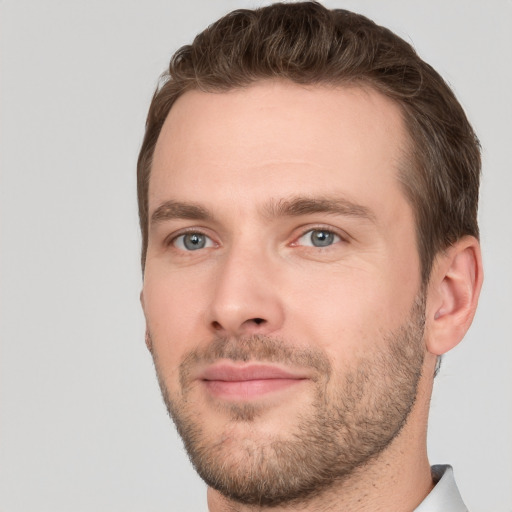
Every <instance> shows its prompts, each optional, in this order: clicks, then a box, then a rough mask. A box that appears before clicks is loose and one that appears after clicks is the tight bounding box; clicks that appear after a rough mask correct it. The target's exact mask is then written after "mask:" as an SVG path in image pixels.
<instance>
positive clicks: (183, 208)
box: [151, 197, 376, 224]
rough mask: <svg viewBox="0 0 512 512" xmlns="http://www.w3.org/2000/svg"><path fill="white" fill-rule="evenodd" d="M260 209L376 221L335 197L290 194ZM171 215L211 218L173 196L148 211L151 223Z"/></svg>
mask: <svg viewBox="0 0 512 512" xmlns="http://www.w3.org/2000/svg"><path fill="white" fill-rule="evenodd" d="M262 211H263V214H264V215H265V216H266V217H270V218H279V217H300V216H301V215H311V214H315V213H326V214H332V215H343V216H348V217H355V218H361V219H365V220H369V221H371V222H375V221H376V218H375V214H374V213H373V212H372V211H371V210H370V209H369V208H367V207H366V206H363V205H360V204H356V203H353V202H352V201H349V200H348V199H345V198H339V197H336V198H329V197H292V198H290V199H280V200H270V201H269V202H268V203H267V204H266V205H265V206H264V207H263V210H262ZM173 219H186V220H200V221H213V220H214V217H213V215H212V214H211V213H210V211H209V210H208V209H207V208H205V207H203V206H201V205H198V204H194V203H188V202H187V203H184V202H180V201H173V200H169V201H165V202H164V203H162V204H161V205H160V206H158V208H156V210H155V211H154V212H153V213H152V215H151V223H152V224H158V223H160V222H164V221H168V220H173Z"/></svg>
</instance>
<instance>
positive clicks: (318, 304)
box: [288, 268, 419, 361]
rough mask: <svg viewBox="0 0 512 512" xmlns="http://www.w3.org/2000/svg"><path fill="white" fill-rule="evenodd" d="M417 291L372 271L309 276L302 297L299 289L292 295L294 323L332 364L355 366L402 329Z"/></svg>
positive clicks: (409, 282)
mask: <svg viewBox="0 0 512 512" xmlns="http://www.w3.org/2000/svg"><path fill="white" fill-rule="evenodd" d="M413 275H414V274H413ZM418 287H419V284H418V282H416V280H415V279H410V280H406V279H403V277H402V278H401V279H397V278H396V275H395V274H394V273H393V272H392V271H390V272H388V273H387V275H382V274H380V273H379V272H377V271H376V270H375V269H368V268H365V269H362V268H351V269H344V270H343V271H340V272H337V273H331V274H330V275H328V276H327V275H326V276H323V277H322V276H318V275H316V276H314V278H312V279H308V277H307V276H304V279H303V283H302V293H301V292H300V290H298V289H294V290H291V291H290V293H289V294H288V295H289V297H292V298H293V299H291V301H290V304H289V308H288V311H289V312H290V318H289V320H290V322H291V325H294V326H295V328H294V330H295V332H297V333H298V334H299V335H300V337H301V339H302V341H303V342H304V343H306V344H308V343H316V344H320V345H321V347H320V348H322V349H324V350H325V351H326V352H328V353H329V354H330V355H331V357H332V358H333V359H339V360H344V361H350V360H354V359H356V358H357V357H358V356H363V355H367V354H368V352H369V351H371V350H372V347H375V345H376V344H379V343H380V344H382V343H383V339H384V335H385V334H386V333H387V332H391V331H394V330H395V329H397V328H398V327H399V326H400V325H402V323H403V322H404V321H405V319H407V318H408V316H409V314H410V311H411V308H412V305H413V301H414V298H415V296H416V294H417V292H418Z"/></svg>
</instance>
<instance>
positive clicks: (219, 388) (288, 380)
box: [199, 363, 307, 400]
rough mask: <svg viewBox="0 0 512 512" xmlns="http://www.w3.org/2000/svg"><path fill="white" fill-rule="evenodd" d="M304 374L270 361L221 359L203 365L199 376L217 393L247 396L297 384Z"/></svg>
mask: <svg viewBox="0 0 512 512" xmlns="http://www.w3.org/2000/svg"><path fill="white" fill-rule="evenodd" d="M306 378H307V377H306V376H305V375H301V374H295V373H293V372H291V371H288V370H284V369H282V368H279V367H277V366H273V365H266V364H265V365H264V364H248V365H244V366H239V365H234V364H228V363H221V364H215V365H212V366H209V367H208V368H206V369H205V370H204V371H203V372H202V373H201V374H200V379H199V380H201V381H202V382H203V383H204V385H205V387H206V388H207V390H208V391H209V392H210V393H211V394H212V395H214V396H216V397H219V398H224V399H228V400H229V399H232V400H249V399H255V398H258V397H260V396H263V395H266V394H268V393H272V392H277V391H280V390H283V389H286V388H289V387H291V386H294V385H297V384H299V383H301V382H302V381H304V380H305V379H306Z"/></svg>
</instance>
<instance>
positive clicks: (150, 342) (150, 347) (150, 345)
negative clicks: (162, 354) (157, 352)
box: [146, 329, 153, 353]
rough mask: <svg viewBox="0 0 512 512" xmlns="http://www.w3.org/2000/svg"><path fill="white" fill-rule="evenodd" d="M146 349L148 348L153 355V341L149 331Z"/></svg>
mask: <svg viewBox="0 0 512 512" xmlns="http://www.w3.org/2000/svg"><path fill="white" fill-rule="evenodd" d="M146 347H148V350H149V351H150V352H151V353H153V340H152V339H151V335H150V334H149V331H148V330H147V329H146Z"/></svg>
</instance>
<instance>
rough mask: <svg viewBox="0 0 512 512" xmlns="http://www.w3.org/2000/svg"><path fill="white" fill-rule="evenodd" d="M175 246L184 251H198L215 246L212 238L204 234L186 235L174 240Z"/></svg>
mask: <svg viewBox="0 0 512 512" xmlns="http://www.w3.org/2000/svg"><path fill="white" fill-rule="evenodd" d="M174 245H175V247H177V248H178V249H181V250H183V251H197V250H198V249H204V248H205V247H211V246H212V245H213V244H212V241H211V240H210V238H209V237H207V236H206V235H203V234H202V233H185V234H184V235H180V236H179V237H177V238H176V239H175V240H174Z"/></svg>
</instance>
